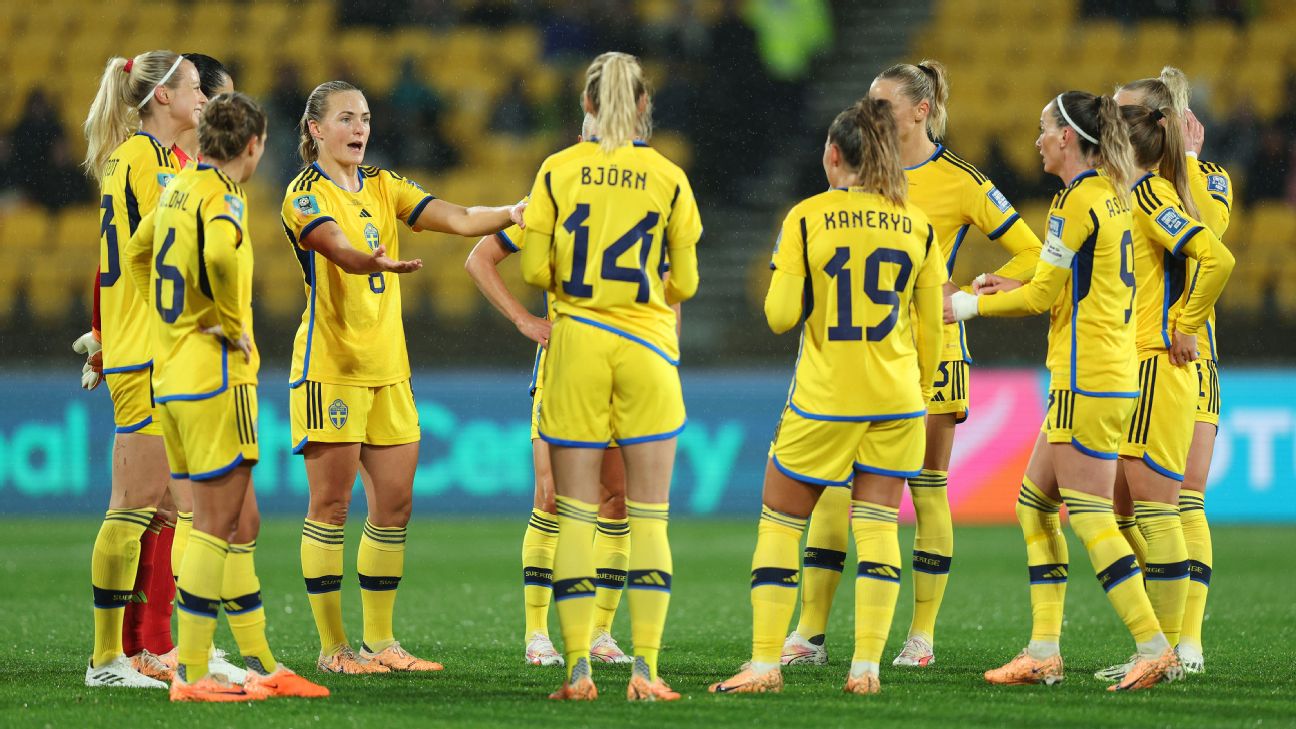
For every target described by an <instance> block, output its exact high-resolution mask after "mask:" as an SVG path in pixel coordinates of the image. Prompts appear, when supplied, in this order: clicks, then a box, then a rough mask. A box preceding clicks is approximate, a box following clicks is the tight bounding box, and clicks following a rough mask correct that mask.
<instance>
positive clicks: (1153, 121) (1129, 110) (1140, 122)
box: [1121, 104, 1200, 218]
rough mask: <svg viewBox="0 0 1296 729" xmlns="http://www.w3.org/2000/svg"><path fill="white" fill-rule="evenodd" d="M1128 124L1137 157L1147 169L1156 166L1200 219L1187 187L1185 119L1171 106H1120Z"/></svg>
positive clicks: (1192, 214)
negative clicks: (1161, 107)
mask: <svg viewBox="0 0 1296 729" xmlns="http://www.w3.org/2000/svg"><path fill="white" fill-rule="evenodd" d="M1121 116H1122V117H1123V118H1124V119H1125V123H1126V124H1127V125H1128V126H1129V138H1130V146H1131V147H1132V148H1133V150H1134V159H1135V161H1137V162H1138V166H1139V167H1142V168H1144V169H1148V168H1152V167H1156V169H1157V174H1159V175H1160V176H1162V177H1164V178H1165V179H1167V180H1169V181H1170V183H1171V184H1172V185H1174V188H1175V192H1176V193H1178V195H1179V200H1180V201H1181V202H1182V203H1183V207H1184V210H1185V211H1187V212H1188V215H1190V216H1192V217H1193V218H1199V217H1200V215H1199V213H1198V211H1197V204H1196V203H1195V202H1193V197H1192V190H1191V189H1190V188H1189V187H1188V165H1187V156H1186V154H1185V152H1184V149H1185V144H1184V134H1183V121H1182V119H1180V118H1179V116H1178V115H1177V114H1175V113H1174V110H1172V109H1170V107H1166V108H1164V109H1149V108H1148V107H1146V106H1143V105H1142V104H1137V105H1125V106H1122V107H1121Z"/></svg>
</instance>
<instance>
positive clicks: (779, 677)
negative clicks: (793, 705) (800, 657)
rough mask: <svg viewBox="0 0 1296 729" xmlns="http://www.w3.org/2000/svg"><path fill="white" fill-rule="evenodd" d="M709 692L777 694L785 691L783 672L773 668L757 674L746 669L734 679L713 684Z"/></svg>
mask: <svg viewBox="0 0 1296 729" xmlns="http://www.w3.org/2000/svg"><path fill="white" fill-rule="evenodd" d="M707 690H708V691H710V692H711V693H713V694H776V693H779V692H780V691H782V690H783V672H782V671H781V670H779V669H777V668H772V669H770V670H768V671H766V672H764V673H756V672H755V671H753V670H752V669H750V668H745V669H743V670H742V672H740V673H739V674H738V675H736V676H734V677H733V678H730V679H728V680H726V681H721V682H720V683H713V684H711V687H710V688H709V689H707Z"/></svg>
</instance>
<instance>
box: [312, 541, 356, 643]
mask: <svg viewBox="0 0 1296 729" xmlns="http://www.w3.org/2000/svg"><path fill="white" fill-rule="evenodd" d="M343 531H344V530H343V528H342V527H340V526H336V525H333V524H325V523H324V522H319V521H311V520H310V519H307V520H306V521H305V523H304V524H302V541H301V562H302V576H303V577H305V578H306V597H307V599H308V600H310V607H311V614H312V615H314V616H315V629H316V630H317V631H319V639H320V652H322V653H326V654H327V653H332V652H333V651H335V650H337V649H338V647H340V646H342V645H345V644H346V642H347V637H346V629H345V628H343V627H342V547H343Z"/></svg>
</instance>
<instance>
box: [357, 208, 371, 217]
mask: <svg viewBox="0 0 1296 729" xmlns="http://www.w3.org/2000/svg"><path fill="white" fill-rule="evenodd" d="M360 217H362V218H372V217H373V216H372V215H370V214H369V211H368V210H366V209H364V208H360Z"/></svg>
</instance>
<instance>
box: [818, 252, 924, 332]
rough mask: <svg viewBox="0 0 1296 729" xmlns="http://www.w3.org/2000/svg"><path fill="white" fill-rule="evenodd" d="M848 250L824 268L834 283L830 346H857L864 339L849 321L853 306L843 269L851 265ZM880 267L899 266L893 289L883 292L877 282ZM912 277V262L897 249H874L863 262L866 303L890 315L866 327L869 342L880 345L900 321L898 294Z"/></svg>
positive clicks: (847, 271) (847, 280)
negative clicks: (834, 318) (887, 310)
mask: <svg viewBox="0 0 1296 729" xmlns="http://www.w3.org/2000/svg"><path fill="white" fill-rule="evenodd" d="M850 255H851V249H850V248H848V247H846V246H841V247H840V248H838V249H837V252H836V253H835V254H833V257H832V258H831V259H830V260H829V261H828V263H827V264H826V265H825V266H824V272H825V273H827V274H828V275H829V276H832V277H833V278H835V279H837V323H836V324H835V325H833V326H830V327H828V340H829V341H833V342H858V341H860V340H861V339H863V338H864V331H863V329H861V328H860V327H857V326H855V324H854V322H853V320H852V314H853V313H854V311H853V306H852V296H853V291H852V288H851V272H850V269H848V268H846V263H847V262H848V261H850ZM883 263H893V264H895V265H897V266H899V269H898V270H896V277H895V286H894V288H889V289H884V288H882V286H881V283H880V281H879V278H880V276H881V271H880V269H881V267H882V264H883ZM911 273H913V261H911V260H910V259H909V254H907V253H905V252H904V251H902V250H898V249H896V248H877V249H875V250H874V251H873V252H872V253H870V254H869V256H868V258H865V259H864V293H865V294H867V295H868V297H869V300H870V301H872V302H873V303H875V304H878V305H880V306H890V307H891V311H890V313H888V314H887V315H886V318H884V319H883V320H882V321H880V322H878V323H877V324H876V325H874V326H870V327H868V341H870V342H880V341H882V340H883V339H885V338H886V335H888V334H890V333H891V330H892V329H895V325H896V321H898V320H899V318H900V293H899V292H901V291H903V290H904V289H905V287H906V286H908V285H909V274H911Z"/></svg>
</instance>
